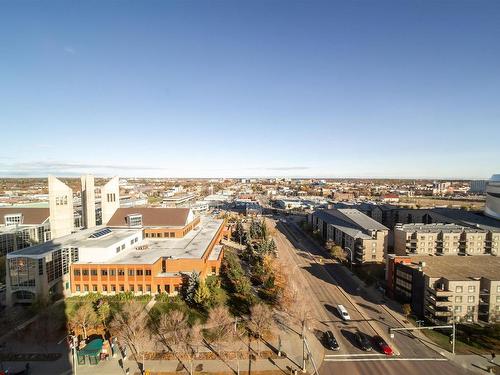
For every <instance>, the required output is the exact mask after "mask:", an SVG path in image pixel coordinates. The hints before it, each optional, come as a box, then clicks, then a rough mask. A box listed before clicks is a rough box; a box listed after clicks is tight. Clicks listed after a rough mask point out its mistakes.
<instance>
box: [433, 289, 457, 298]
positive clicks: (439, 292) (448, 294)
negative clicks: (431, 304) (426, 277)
mask: <svg viewBox="0 0 500 375" xmlns="http://www.w3.org/2000/svg"><path fill="white" fill-rule="evenodd" d="M427 292H429V293H430V294H432V295H434V296H436V297H451V296H453V292H452V291H451V290H444V289H440V288H435V289H434V288H430V287H427Z"/></svg>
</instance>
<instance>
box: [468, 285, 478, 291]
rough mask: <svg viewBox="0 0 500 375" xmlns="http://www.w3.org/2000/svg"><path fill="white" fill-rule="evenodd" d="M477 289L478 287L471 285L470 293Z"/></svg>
mask: <svg viewBox="0 0 500 375" xmlns="http://www.w3.org/2000/svg"><path fill="white" fill-rule="evenodd" d="M475 291H476V287H475V286H474V285H469V293H474V292H475Z"/></svg>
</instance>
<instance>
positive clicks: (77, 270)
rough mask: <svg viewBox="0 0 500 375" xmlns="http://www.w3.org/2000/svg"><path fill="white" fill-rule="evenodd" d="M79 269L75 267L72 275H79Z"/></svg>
mask: <svg viewBox="0 0 500 375" xmlns="http://www.w3.org/2000/svg"><path fill="white" fill-rule="evenodd" d="M80 274H81V273H80V270H79V269H78V268H76V269H75V270H74V271H73V275H74V276H80Z"/></svg>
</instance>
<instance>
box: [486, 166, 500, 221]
mask: <svg viewBox="0 0 500 375" xmlns="http://www.w3.org/2000/svg"><path fill="white" fill-rule="evenodd" d="M484 213H485V214H486V215H488V216H490V217H492V218H495V219H498V220H500V174H494V175H493V176H491V179H490V180H489V181H488V184H487V185H486V205H485V208H484Z"/></svg>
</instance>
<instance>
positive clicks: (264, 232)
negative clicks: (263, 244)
mask: <svg viewBox="0 0 500 375" xmlns="http://www.w3.org/2000/svg"><path fill="white" fill-rule="evenodd" d="M259 232H260V237H261V238H262V239H263V240H266V241H267V238H268V237H269V230H268V229H267V225H266V222H265V221H264V219H262V221H261V222H260V225H259Z"/></svg>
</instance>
